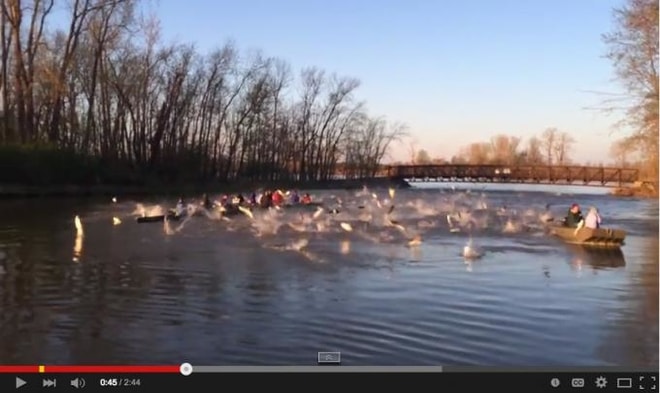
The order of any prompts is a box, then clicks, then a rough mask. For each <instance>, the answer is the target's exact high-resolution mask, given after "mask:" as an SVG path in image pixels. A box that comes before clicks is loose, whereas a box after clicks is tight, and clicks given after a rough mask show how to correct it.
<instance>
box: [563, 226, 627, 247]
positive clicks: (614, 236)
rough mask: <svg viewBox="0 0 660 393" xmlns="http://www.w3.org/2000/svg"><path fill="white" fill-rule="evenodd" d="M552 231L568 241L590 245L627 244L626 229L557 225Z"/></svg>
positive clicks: (617, 245)
mask: <svg viewBox="0 0 660 393" xmlns="http://www.w3.org/2000/svg"><path fill="white" fill-rule="evenodd" d="M551 233H552V234H553V235H555V236H557V237H558V238H560V239H562V240H563V241H564V242H566V243H570V244H580V245H583V246H590V247H602V248H619V247H621V246H623V245H624V244H625V239H626V231H624V230H621V229H612V228H597V229H592V228H585V227H582V228H579V229H578V228H569V227H564V226H555V227H553V228H552V229H551Z"/></svg>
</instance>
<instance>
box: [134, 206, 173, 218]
mask: <svg viewBox="0 0 660 393" xmlns="http://www.w3.org/2000/svg"><path fill="white" fill-rule="evenodd" d="M164 214H165V211H164V210H163V208H162V206H160V205H155V206H149V207H147V206H145V205H143V204H142V203H138V204H136V205H135V210H133V212H132V213H131V215H134V216H135V215H138V216H142V217H151V216H161V215H164Z"/></svg>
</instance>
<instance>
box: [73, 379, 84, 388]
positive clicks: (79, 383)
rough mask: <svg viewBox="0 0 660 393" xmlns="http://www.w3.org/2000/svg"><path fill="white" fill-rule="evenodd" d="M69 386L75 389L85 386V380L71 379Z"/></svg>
mask: <svg viewBox="0 0 660 393" xmlns="http://www.w3.org/2000/svg"><path fill="white" fill-rule="evenodd" d="M71 386H73V387H74V388H76V389H79V388H84V387H85V380H84V379H83V378H76V379H72V380H71Z"/></svg>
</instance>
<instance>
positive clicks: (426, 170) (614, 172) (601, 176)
mask: <svg viewBox="0 0 660 393" xmlns="http://www.w3.org/2000/svg"><path fill="white" fill-rule="evenodd" d="M387 176H388V177H390V178H393V179H405V180H407V181H409V182H416V181H427V182H472V183H528V184H565V185H568V184H583V185H594V186H596V185H597V186H614V185H618V186H623V185H626V184H633V183H635V182H637V181H639V170H638V169H635V168H616V167H603V166H575V165H556V166H548V165H512V166H507V165H462V164H461V165H455V164H440V165H396V166H389V167H387Z"/></svg>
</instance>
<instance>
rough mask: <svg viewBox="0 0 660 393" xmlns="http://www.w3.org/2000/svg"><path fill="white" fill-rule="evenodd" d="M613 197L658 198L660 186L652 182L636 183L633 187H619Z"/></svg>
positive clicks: (613, 191)
mask: <svg viewBox="0 0 660 393" xmlns="http://www.w3.org/2000/svg"><path fill="white" fill-rule="evenodd" d="M612 195H615V196H620V197H640V198H658V184H657V183H652V182H636V183H635V184H633V185H632V186H628V187H617V188H615V189H614V190H612Z"/></svg>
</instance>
